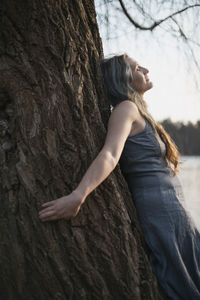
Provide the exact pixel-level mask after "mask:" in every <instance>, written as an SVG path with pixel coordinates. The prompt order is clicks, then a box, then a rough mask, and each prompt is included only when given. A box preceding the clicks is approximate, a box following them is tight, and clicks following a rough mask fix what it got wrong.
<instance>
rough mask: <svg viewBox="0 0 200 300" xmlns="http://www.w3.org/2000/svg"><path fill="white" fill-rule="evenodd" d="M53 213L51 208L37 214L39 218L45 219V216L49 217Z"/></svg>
mask: <svg viewBox="0 0 200 300" xmlns="http://www.w3.org/2000/svg"><path fill="white" fill-rule="evenodd" d="M53 215H55V212H54V211H53V210H51V211H48V212H45V213H43V214H41V215H40V216H39V218H40V219H45V218H48V217H51V216H53Z"/></svg>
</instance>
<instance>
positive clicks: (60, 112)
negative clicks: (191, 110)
mask: <svg viewBox="0 0 200 300" xmlns="http://www.w3.org/2000/svg"><path fill="white" fill-rule="evenodd" d="M101 57H103V53H102V45H101V39H100V37H99V33H98V27H97V23H96V15H95V9H94V3H93V1H92V0H79V1H78V0H75V1H72V0H71V1H66V0H65V1H64V0H59V1H53V0H47V1H40V0H20V1H14V0H9V1H7V0H1V3H0V205H1V209H0V228H1V240H0V270H1V272H0V299H3V300H4V299H6V300H12V299H14V300H25V299H26V300H27V299H28V300H51V299H53V300H67V299H71V300H90V299H91V300H97V299H99V300H102V299H104V300H111V299H113V300H114V299H115V300H117V299H123V300H129V299H130V300H132V299H138V300H140V299H141V300H145V299H152V300H157V299H165V298H164V296H163V295H162V292H161V291H160V289H159V287H158V285H157V281H156V279H155V277H154V275H153V274H152V271H151V268H150V265H149V262H148V257H147V254H148V249H147V247H146V245H145V243H144V240H143V238H142V233H141V230H140V227H139V224H138V221H137V215H136V212H135V208H134V206H133V204H132V199H131V196H130V193H129V191H128V187H127V184H126V182H125V180H124V179H123V177H122V175H121V172H120V169H119V167H117V168H116V169H115V171H114V172H113V173H112V174H111V175H110V176H109V177H108V178H107V179H106V180H105V181H104V182H103V184H101V185H100V186H99V187H98V188H97V189H96V190H95V191H94V192H93V193H91V194H90V196H89V197H88V198H87V200H86V202H85V203H84V205H83V206H82V208H81V210H80V212H79V214H78V216H77V217H76V218H74V219H73V220H70V221H65V220H60V221H54V222H47V223H42V222H40V220H39V218H38V211H39V210H40V208H41V204H42V203H44V202H46V201H51V200H53V199H56V198H58V197H61V196H63V195H67V194H69V193H70V192H71V191H72V190H73V189H74V188H76V186H77V185H78V183H79V182H80V180H81V178H82V176H83V174H84V173H85V171H86V170H87V168H88V167H89V165H90V163H91V162H92V160H93V159H94V158H95V157H96V155H97V154H98V152H99V151H100V149H101V147H102V146H103V143H104V139H105V135H106V124H107V121H108V118H109V114H110V112H109V105H108V103H107V102H106V99H105V97H104V95H103V90H102V81H101V73H100V68H99V58H101Z"/></svg>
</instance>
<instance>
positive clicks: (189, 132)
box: [160, 119, 200, 155]
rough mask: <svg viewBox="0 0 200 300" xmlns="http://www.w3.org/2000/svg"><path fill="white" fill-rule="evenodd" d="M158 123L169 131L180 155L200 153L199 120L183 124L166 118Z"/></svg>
mask: <svg viewBox="0 0 200 300" xmlns="http://www.w3.org/2000/svg"><path fill="white" fill-rule="evenodd" d="M160 124H161V125H162V126H163V127H164V129H165V130H166V131H167V132H168V133H169V135H170V136H171V138H172V139H173V141H174V142H175V143H176V145H177V146H178V149H179V151H180V153H181V154H182V155H200V120H199V121H197V122H196V123H195V124H193V123H191V122H188V123H187V124H184V123H182V122H180V121H179V122H172V121H171V119H166V120H164V121H162V122H160Z"/></svg>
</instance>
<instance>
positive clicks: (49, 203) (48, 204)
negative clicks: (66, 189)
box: [42, 200, 55, 207]
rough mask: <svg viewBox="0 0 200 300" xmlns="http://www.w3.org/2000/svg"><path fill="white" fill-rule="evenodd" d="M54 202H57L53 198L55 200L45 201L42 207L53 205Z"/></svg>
mask: <svg viewBox="0 0 200 300" xmlns="http://www.w3.org/2000/svg"><path fill="white" fill-rule="evenodd" d="M54 203H55V201H54V200H53V201H49V202H46V203H43V204H42V207H48V206H52V205H53V204H54Z"/></svg>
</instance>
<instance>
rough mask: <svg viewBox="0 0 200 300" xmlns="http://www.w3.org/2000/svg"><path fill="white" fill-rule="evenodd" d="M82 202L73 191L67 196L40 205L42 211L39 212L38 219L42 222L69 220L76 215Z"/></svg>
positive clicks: (82, 199) (79, 196) (80, 197)
mask: <svg viewBox="0 0 200 300" xmlns="http://www.w3.org/2000/svg"><path fill="white" fill-rule="evenodd" d="M84 200H85V199H84V198H83V197H82V196H81V195H80V194H79V193H78V192H76V191H73V192H72V193H71V194H69V195H68V196H64V197H61V198H58V199H56V200H53V201H50V202H46V203H44V204H42V207H43V209H42V210H41V211H40V212H39V218H40V220H41V221H42V222H45V221H52V220H58V219H71V218H73V217H75V216H76V215H77V214H78V212H79V210H80V208H81V205H82V204H83V202H84Z"/></svg>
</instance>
